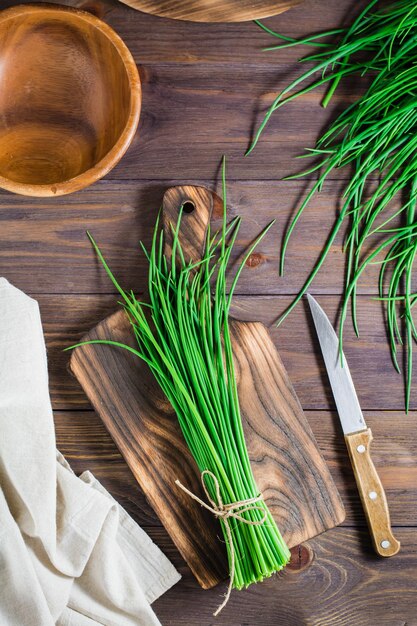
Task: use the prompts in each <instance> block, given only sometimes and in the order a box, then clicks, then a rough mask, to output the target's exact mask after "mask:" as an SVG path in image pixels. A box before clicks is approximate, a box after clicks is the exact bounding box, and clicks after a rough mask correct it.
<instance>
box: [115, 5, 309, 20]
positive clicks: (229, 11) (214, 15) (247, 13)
mask: <svg viewBox="0 0 417 626" xmlns="http://www.w3.org/2000/svg"><path fill="white" fill-rule="evenodd" d="M301 1H302V0H211V2H207V0H122V2H125V3H126V4H128V5H129V6H131V7H132V8H134V9H137V10H138V11H144V12H145V13H151V14H152V15H159V16H160V17H168V18H170V19H174V20H188V21H191V22H246V21H249V20H256V19H261V18H264V17H270V16H271V15H277V14H278V13H283V12H284V11H287V10H288V9H290V8H291V7H293V6H296V5H297V4H300V2H301Z"/></svg>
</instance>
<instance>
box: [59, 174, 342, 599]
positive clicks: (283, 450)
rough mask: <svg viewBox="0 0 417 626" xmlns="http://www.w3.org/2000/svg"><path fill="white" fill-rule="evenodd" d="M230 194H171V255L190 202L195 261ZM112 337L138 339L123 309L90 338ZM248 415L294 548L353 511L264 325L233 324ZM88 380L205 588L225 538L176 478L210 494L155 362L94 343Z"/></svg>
mask: <svg viewBox="0 0 417 626" xmlns="http://www.w3.org/2000/svg"><path fill="white" fill-rule="evenodd" d="M219 205H221V201H220V198H219V197H218V196H216V195H215V194H212V193H211V192H209V191H207V190H205V189H204V188H199V187H190V186H183V187H176V188H173V189H169V190H168V191H167V192H166V193H165V195H164V201H163V216H162V222H163V225H164V231H165V241H166V254H169V253H170V251H171V241H172V233H173V232H174V231H175V230H176V227H177V222H178V215H179V212H180V209H181V207H183V214H182V219H181V229H180V241H181V246H182V249H183V253H184V257H185V259H186V260H187V261H188V260H190V261H196V260H198V259H199V258H201V254H202V250H203V247H204V242H205V237H206V229H207V226H208V223H209V220H210V217H211V213H212V209H213V207H216V206H219ZM96 339H112V340H113V341H117V342H119V343H127V344H128V345H132V346H134V345H135V338H134V335H133V333H132V331H131V327H130V322H129V320H128V319H127V317H126V315H125V313H124V311H118V312H117V313H115V314H114V315H112V316H110V317H109V318H107V319H106V320H104V322H102V323H100V324H99V325H98V326H96V327H95V328H94V329H93V330H92V331H91V332H89V333H88V334H87V335H86V336H85V337H84V340H86V341H88V340H96ZM231 340H232V346H233V351H234V355H235V358H236V375H237V381H238V391H239V399H240V408H241V412H242V423H243V427H244V432H245V438H246V442H247V446H248V452H249V457H250V459H251V462H252V466H253V472H254V476H255V480H256V482H257V485H258V487H259V490H260V491H261V493H263V494H264V497H265V501H266V503H267V505H268V507H269V509H270V510H271V513H272V514H273V516H274V518H275V520H276V521H277V524H278V527H279V528H280V530H281V532H282V534H283V536H284V538H285V540H286V541H287V543H288V545H289V546H290V547H292V546H294V545H297V544H298V543H300V542H302V541H305V540H307V539H309V538H310V537H313V536H315V535H317V534H319V533H321V532H323V531H324V530H326V529H328V528H332V527H334V526H335V525H337V524H338V523H340V522H341V521H342V520H343V519H344V510H343V505H342V504H341V501H340V499H339V496H338V493H337V491H336V489H335V487H334V484H333V481H332V479H331V476H330V473H329V471H328V469H327V466H326V464H325V463H324V460H323V458H322V457H321V455H320V453H319V451H318V449H317V446H316V444H315V441H314V437H313V434H312V432H311V429H310V428H309V426H308V422H307V421H306V419H305V417H304V415H303V412H302V409H301V406H300V404H299V401H298V399H297V397H296V395H295V392H294V390H293V388H292V385H291V382H290V380H289V378H288V375H287V373H286V372H285V369H284V366H283V364H282V361H281V360H280V358H279V355H278V353H277V352H276V349H275V347H274V345H273V343H272V342H271V339H270V337H269V334H268V331H267V329H266V328H265V326H264V325H262V324H259V323H244V324H242V323H240V322H238V321H236V320H234V321H233V322H232V323H231ZM71 370H72V372H73V373H74V374H75V376H76V377H77V378H78V380H79V381H80V383H81V384H82V386H83V388H84V390H85V392H86V394H87V396H88V397H89V399H90V400H91V402H92V404H93V406H94V407H95V409H96V410H97V411H98V413H99V415H100V416H101V418H102V419H103V422H104V424H105V425H106V428H107V429H108V430H109V432H110V434H111V436H112V437H113V439H114V441H115V443H116V444H117V446H118V448H119V449H120V451H121V453H122V454H123V456H124V458H125V459H126V461H127V463H128V465H129V467H130V468H131V470H132V472H133V474H134V476H135V477H136V479H137V481H138V483H139V485H140V486H141V487H142V489H143V490H144V492H145V494H146V496H147V498H148V499H149V502H150V503H151V505H152V506H153V507H154V509H155V511H156V512H157V514H158V516H159V517H160V519H161V521H162V523H163V524H164V526H165V527H166V529H167V530H168V532H169V533H170V535H171V537H172V539H173V540H174V542H175V544H176V546H177V547H178V549H179V551H180V552H181V554H182V555H183V557H184V558H185V560H186V561H187V563H188V564H189V566H190V568H191V569H192V571H193V572H194V574H195V576H196V577H197V579H198V581H199V582H200V584H201V585H202V586H203V587H204V588H208V587H212V586H214V585H215V584H216V583H218V582H219V581H220V580H222V579H223V578H224V577H225V576H226V572H227V570H226V569H225V562H226V558H225V556H226V555H225V550H224V545H223V544H222V543H220V542H219V540H218V535H219V528H218V525H217V523H216V522H215V521H214V520H213V518H212V516H210V514H209V513H207V512H206V511H205V510H204V509H203V508H202V507H200V506H199V505H198V504H196V503H195V502H194V501H193V500H191V499H190V498H189V497H188V496H187V495H186V494H183V493H182V492H181V493H180V492H177V491H176V490H175V488H174V486H173V481H174V480H175V479H178V480H180V482H181V483H182V484H184V485H186V486H187V487H188V488H189V489H190V490H191V491H192V492H193V493H196V494H198V495H199V497H200V498H204V495H203V493H202V489H201V484H200V474H199V471H198V468H197V466H196V464H195V462H194V460H193V459H192V456H191V454H190V453H189V451H188V449H187V447H186V445H185V442H184V439H183V437H182V434H181V431H180V427H179V424H178V421H177V419H176V416H175V413H174V412H173V411H172V408H171V407H170V405H169V404H168V403H167V401H166V398H165V397H164V396H163V394H162V393H161V391H160V390H159V388H158V386H157V384H156V382H155V380H154V378H153V376H152V374H151V373H150V371H149V370H148V368H147V367H146V366H145V365H144V364H143V363H142V362H141V361H140V360H139V359H137V358H135V357H134V356H132V355H131V354H130V353H129V352H127V351H122V350H114V349H113V350H112V349H110V350H109V346H100V345H87V346H81V347H79V348H77V349H76V350H75V351H74V352H73V354H72V356H71ZM219 553H220V555H221V558H220V559H218V558H217V555H218V554H219Z"/></svg>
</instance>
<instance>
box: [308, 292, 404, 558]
mask: <svg viewBox="0 0 417 626" xmlns="http://www.w3.org/2000/svg"><path fill="white" fill-rule="evenodd" d="M307 298H308V303H309V305H310V309H311V313H312V316H313V320H314V325H315V327H316V331H317V336H318V338H319V343H320V347H321V351H322V353H323V358H324V362H325V365H326V370H327V374H328V377H329V381H330V385H331V388H332V391H333V396H334V399H335V402H336V407H337V412H338V414H339V417H340V421H341V423H342V428H343V432H344V435H345V441H346V445H347V449H348V451H349V457H350V461H351V463H352V467H353V471H354V474H355V480H356V484H357V486H358V491H359V495H360V497H361V501H362V506H363V508H364V511H365V515H366V519H367V521H368V526H369V531H370V533H371V537H372V541H373V544H374V548H375V551H376V552H377V553H378V554H379V555H380V556H394V554H397V552H398V551H399V549H400V542H399V541H397V539H396V538H395V537H394V535H393V534H392V530H391V523H390V516H389V510H388V503H387V498H386V496H385V491H384V488H383V486H382V483H381V480H380V478H379V476H378V473H377V471H376V469H375V466H374V464H373V461H372V459H371V455H370V446H371V442H372V432H371V429H370V428H367V426H366V423H365V420H364V417H363V415H362V411H361V407H360V405H359V400H358V397H357V395H356V391H355V387H354V385H353V381H352V378H351V375H350V372H349V367H348V364H347V362H346V359H345V355H344V354H342V358H341V356H340V352H339V339H338V337H337V335H336V333H335V331H334V328H333V326H332V325H331V323H330V321H329V318H328V317H327V315H326V314H325V312H324V311H323V309H322V308H321V307H320V305H319V304H318V302H317V301H316V300H315V299H314V298H313V297H312V296H310V294H307ZM342 361H343V364H342Z"/></svg>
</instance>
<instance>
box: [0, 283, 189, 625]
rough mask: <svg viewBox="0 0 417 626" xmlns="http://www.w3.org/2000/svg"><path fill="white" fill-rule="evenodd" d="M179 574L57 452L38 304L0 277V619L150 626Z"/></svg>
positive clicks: (104, 495) (89, 476)
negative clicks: (153, 604)
mask: <svg viewBox="0 0 417 626" xmlns="http://www.w3.org/2000/svg"><path fill="white" fill-rule="evenodd" d="M62 315H63V316H65V311H64V310H63V311H62ZM179 578H180V576H179V574H178V573H177V572H176V570H175V569H174V567H173V566H172V565H171V563H170V562H169V561H168V559H167V558H166V557H165V556H164V555H163V554H162V552H161V551H160V550H159V548H158V547H157V546H156V545H155V544H154V543H153V542H152V541H151V539H150V538H149V537H148V535H147V534H146V533H145V532H144V531H143V530H142V529H141V528H139V526H138V525H137V524H136V523H135V522H134V521H133V520H132V519H131V518H130V517H129V516H128V514H127V513H126V512H125V511H124V510H123V509H122V508H121V507H120V506H119V505H118V504H117V503H116V502H115V500H113V498H112V497H111V496H110V495H109V494H108V493H107V492H106V490H105V489H104V488H103V487H102V486H101V485H100V484H99V483H98V482H97V481H96V480H95V479H94V477H93V476H92V474H90V473H89V472H85V473H84V474H83V475H82V476H80V477H79V478H78V477H77V476H76V475H75V474H74V473H73V472H72V470H71V469H70V467H69V465H68V463H67V462H66V461H65V459H64V458H63V456H62V455H61V454H60V453H59V452H57V451H56V448H55V432H54V425H53V415H52V409H51V404H50V400H49V391H48V373H47V360H46V350H45V344H44V338H43V332H42V326H41V321H40V315H39V309H38V304H37V302H36V301H35V300H32V299H31V298H29V297H28V296H26V295H25V294H24V293H22V292H21V291H19V290H18V289H16V288H15V287H13V286H11V285H10V284H9V283H8V282H7V281H6V280H5V279H4V278H0V624H1V626H50V625H54V624H57V625H58V626H94V625H96V624H103V625H105V626H157V625H158V624H159V621H158V619H157V617H156V616H155V614H154V612H153V611H152V609H151V607H150V603H151V602H153V601H154V600H155V599H156V598H158V597H159V596H160V595H161V594H162V593H164V592H165V591H166V590H167V589H168V588H169V587H171V586H172V585H173V584H174V583H176V582H177V581H178V580H179Z"/></svg>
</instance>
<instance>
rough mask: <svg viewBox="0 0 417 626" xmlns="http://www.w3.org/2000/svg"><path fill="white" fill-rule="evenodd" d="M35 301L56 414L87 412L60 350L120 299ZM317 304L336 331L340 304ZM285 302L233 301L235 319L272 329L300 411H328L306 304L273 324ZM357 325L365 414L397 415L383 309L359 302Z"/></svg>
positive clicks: (398, 394) (356, 361)
mask: <svg viewBox="0 0 417 626" xmlns="http://www.w3.org/2000/svg"><path fill="white" fill-rule="evenodd" d="M104 249H106V248H104ZM91 262H92V263H93V260H92V261H91ZM94 269H95V270H96V271H97V276H98V277H100V280H102V281H103V282H102V284H103V287H104V284H105V282H106V281H107V278H106V277H105V276H103V273H102V270H101V268H99V267H98V266H97V265H95V266H94ZM244 273H245V272H243V274H244ZM122 284H124V285H129V282H128V281H126V280H125V281H123V283H122ZM36 297H37V298H38V300H39V302H40V305H41V312H42V315H43V320H44V328H45V333H46V340H47V345H48V354H49V367H50V371H51V386H50V389H51V395H52V400H53V404H54V408H56V409H70V408H73V409H78V410H79V409H83V408H84V409H85V408H88V407H89V406H90V405H89V403H88V401H87V399H86V397H85V394H84V393H83V391H82V389H81V388H80V387H79V385H78V383H77V382H76V381H75V380H74V379H73V378H72V377H71V376H70V375H69V374H68V372H67V369H66V368H67V361H68V355H67V354H66V353H64V352H63V349H64V348H65V347H68V346H69V345H72V344H74V343H76V342H77V341H78V340H79V339H80V338H81V336H82V335H83V334H85V333H86V332H88V330H89V329H90V328H92V327H93V326H94V325H95V324H97V323H98V322H99V321H100V320H101V319H103V318H104V317H105V316H106V315H109V314H110V313H112V312H113V311H114V310H115V309H116V308H117V305H116V301H117V296H116V295H108V296H104V295H85V294H84V295H81V294H80V295H75V294H73V295H66V296H63V295H57V294H54V295H51V296H48V295H42V296H36ZM317 298H318V300H319V302H320V304H322V306H323V308H324V309H325V310H326V312H327V313H328V315H329V317H330V320H331V322H332V323H333V324H334V325H335V326H337V322H338V318H339V306H340V297H339V296H317ZM290 302H291V298H289V297H287V296H286V297H275V296H274V297H260V296H257V297H253V296H237V297H236V298H235V299H234V303H233V312H234V315H235V316H236V317H238V318H239V319H242V320H245V321H250V320H253V319H255V318H258V319H259V321H261V322H263V323H264V324H266V325H267V326H268V327H270V333H271V336H272V338H273V341H274V343H275V345H276V347H277V349H278V350H279V353H280V356H281V358H282V360H283V363H284V366H285V368H286V369H287V371H288V373H289V376H290V379H291V381H292V384H293V386H294V388H295V391H296V393H297V395H298V397H299V398H300V401H301V404H302V406H303V408H304V409H310V410H320V409H332V408H334V400H333V395H332V393H331V390H330V388H329V383H328V379H327V375H326V372H325V369H324V365H323V361H322V359H321V357H320V348H319V345H318V342H317V338H316V335H315V332H314V328H313V325H312V320H311V316H310V313H309V310H308V306H307V304H306V303H300V304H299V306H298V307H296V309H295V310H294V311H293V313H292V314H291V316H290V317H289V318H288V319H287V320H286V321H285V323H284V324H282V325H281V326H280V327H279V328H276V327H275V326H274V325H273V323H274V320H276V317H277V315H278V314H279V313H280V312H282V311H284V310H285V308H286V307H287V306H288V305H289V303H290ZM358 320H359V329H360V337H359V339H358V338H357V337H356V336H355V334H354V332H353V328H352V327H351V324H350V323H348V324H347V326H346V335H345V340H344V349H345V352H346V357H347V359H348V361H349V364H350V369H351V372H352V377H353V381H354V384H355V387H356V390H357V393H358V396H359V401H360V403H361V406H362V409H363V410H381V411H383V410H396V411H398V412H399V413H400V412H401V411H403V410H404V385H403V379H402V376H401V375H400V374H397V373H396V372H395V371H394V370H393V367H392V364H391V360H390V353H389V346H388V343H387V341H386V336H385V326H384V324H385V322H384V314H383V307H382V306H381V303H380V302H378V301H376V300H372V299H371V298H370V297H367V296H362V297H360V299H359V302H358ZM416 407H417V396H416V395H415V394H412V398H411V408H412V409H415V408H416ZM403 417H405V416H403Z"/></svg>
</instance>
